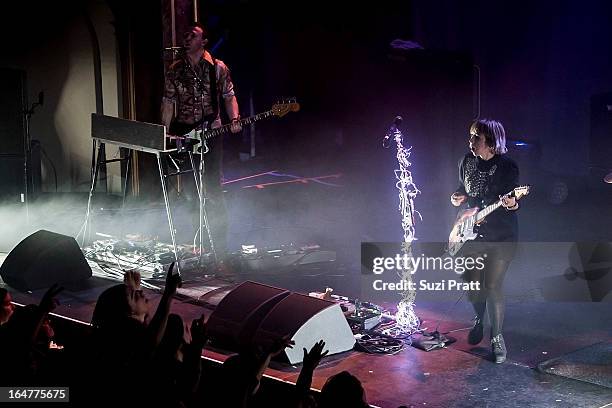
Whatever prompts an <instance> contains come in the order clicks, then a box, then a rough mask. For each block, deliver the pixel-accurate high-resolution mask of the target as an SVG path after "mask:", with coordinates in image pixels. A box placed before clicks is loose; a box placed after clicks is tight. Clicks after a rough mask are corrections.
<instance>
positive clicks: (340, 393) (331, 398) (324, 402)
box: [319, 371, 369, 408]
mask: <svg viewBox="0 0 612 408" xmlns="http://www.w3.org/2000/svg"><path fill="white" fill-rule="evenodd" d="M368 406H369V405H368V403H367V402H366V397H365V391H364V389H363V387H362V385H361V381H359V379H358V378H357V377H355V376H354V375H352V374H351V373H349V372H348V371H342V372H341V373H338V374H336V375H333V376H331V377H329V378H328V379H327V381H326V382H325V385H324V386H323V389H322V390H321V395H320V396H319V408H331V407H344V408H367V407H368Z"/></svg>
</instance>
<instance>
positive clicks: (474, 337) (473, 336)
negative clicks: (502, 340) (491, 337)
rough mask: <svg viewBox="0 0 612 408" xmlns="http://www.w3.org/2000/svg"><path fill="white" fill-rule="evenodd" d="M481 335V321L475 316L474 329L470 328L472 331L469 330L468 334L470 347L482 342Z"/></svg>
mask: <svg viewBox="0 0 612 408" xmlns="http://www.w3.org/2000/svg"><path fill="white" fill-rule="evenodd" d="M482 333H483V326H482V319H480V318H479V317H478V316H476V317H475V318H474V327H472V330H470V333H469V334H468V343H469V344H471V345H476V344H478V343H480V342H481V341H482Z"/></svg>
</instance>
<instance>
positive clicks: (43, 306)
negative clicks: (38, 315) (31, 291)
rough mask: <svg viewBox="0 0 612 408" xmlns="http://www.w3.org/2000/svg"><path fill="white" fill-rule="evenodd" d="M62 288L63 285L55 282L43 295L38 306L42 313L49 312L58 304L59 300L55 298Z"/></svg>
mask: <svg viewBox="0 0 612 408" xmlns="http://www.w3.org/2000/svg"><path fill="white" fill-rule="evenodd" d="M62 290H64V287H63V286H59V285H58V284H57V283H54V284H53V286H51V287H50V288H49V289H48V290H47V291H46V292H45V294H44V295H43V297H42V299H41V300H40V303H39V304H38V307H39V308H40V311H41V312H42V313H44V314H47V313H50V312H52V311H53V310H55V308H56V307H57V306H58V305H59V301H58V300H57V299H56V298H55V297H56V296H57V295H58V294H59V293H60V292H61V291H62Z"/></svg>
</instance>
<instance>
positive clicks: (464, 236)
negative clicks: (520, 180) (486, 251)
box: [448, 185, 531, 256]
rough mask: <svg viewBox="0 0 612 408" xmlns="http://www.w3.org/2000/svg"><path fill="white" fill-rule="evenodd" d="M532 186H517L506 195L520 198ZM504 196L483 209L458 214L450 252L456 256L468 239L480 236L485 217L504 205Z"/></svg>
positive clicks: (449, 238) (452, 233) (449, 248)
mask: <svg viewBox="0 0 612 408" xmlns="http://www.w3.org/2000/svg"><path fill="white" fill-rule="evenodd" d="M530 187H531V186H528V185H527V186H520V187H516V188H515V189H513V190H512V191H510V192H509V193H507V194H505V195H504V196H503V197H502V198H504V197H515V198H516V199H517V200H520V199H521V197H523V196H526V195H527V194H529V188H530ZM502 198H500V199H499V200H498V201H496V202H495V203H493V204H491V205H488V206H486V207H485V208H483V209H482V210H481V209H480V208H478V207H474V208H468V209H466V210H462V211H460V212H459V214H458V215H457V220H456V221H455V225H453V229H452V230H451V232H450V235H449V236H448V253H449V254H450V255H451V256H455V255H456V254H457V253H458V252H459V250H460V249H461V248H462V247H463V245H464V244H465V243H466V242H467V241H471V240H473V239H476V237H478V226H479V225H480V224H481V223H482V222H483V221H484V219H485V217H486V216H487V215H489V214H491V213H492V212H493V211H495V210H497V209H498V208H499V207H501V205H502Z"/></svg>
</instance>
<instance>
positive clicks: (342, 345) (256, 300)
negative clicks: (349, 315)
mask: <svg viewBox="0 0 612 408" xmlns="http://www.w3.org/2000/svg"><path fill="white" fill-rule="evenodd" d="M207 330H208V333H209V334H210V336H211V339H212V341H213V345H214V346H216V347H219V348H223V349H226V350H231V351H238V350H239V348H240V345H241V344H245V343H251V342H254V343H255V344H258V345H261V346H264V347H267V346H269V345H270V344H271V343H272V342H273V341H275V340H277V339H279V338H280V337H283V336H286V335H288V336H289V337H291V339H292V340H293V341H295V346H294V347H293V349H286V350H285V352H284V353H282V354H281V355H280V356H279V357H278V358H279V359H280V360H283V361H285V362H289V363H291V364H297V363H300V362H301V361H302V358H303V350H302V348H304V347H305V348H307V349H310V348H311V347H312V346H313V345H314V344H315V343H316V342H317V341H319V340H324V341H325V343H326V349H328V350H329V354H335V353H340V352H343V351H347V350H351V349H352V348H353V346H354V345H355V339H354V337H353V333H352V331H351V328H350V327H349V325H348V322H347V321H346V318H345V317H344V314H343V313H342V310H341V308H340V305H339V304H336V303H334V302H329V301H327V300H322V299H318V298H313V297H310V296H307V295H302V294H299V293H291V292H289V291H287V290H284V289H280V288H275V287H272V286H268V285H264V284H261V283H256V282H245V283H243V284H241V285H240V286H238V287H237V288H236V289H234V290H233V291H231V292H230V293H228V294H227V295H226V296H225V297H224V298H223V300H222V301H221V302H220V303H219V305H218V306H217V308H216V309H215V311H214V312H213V313H212V314H211V316H210V318H209V319H208V322H207Z"/></svg>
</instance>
